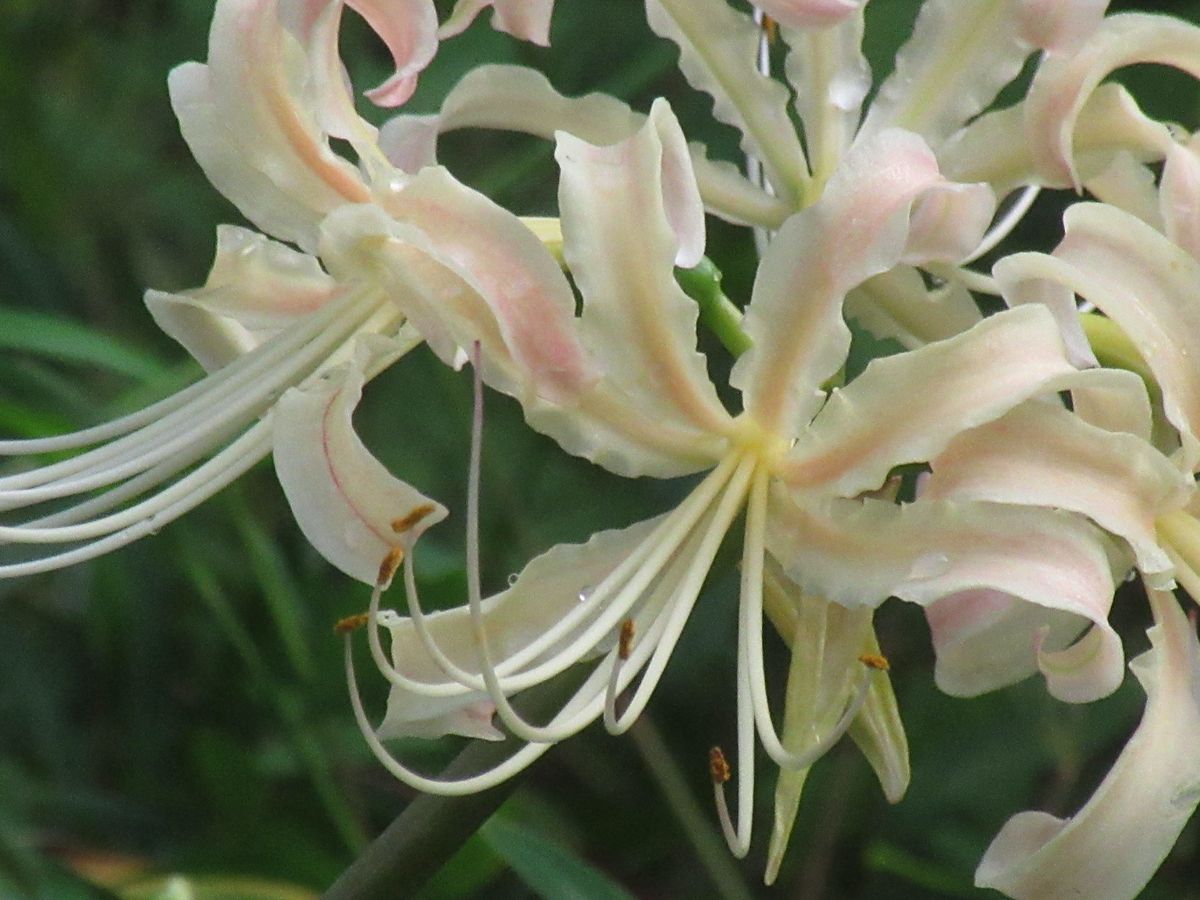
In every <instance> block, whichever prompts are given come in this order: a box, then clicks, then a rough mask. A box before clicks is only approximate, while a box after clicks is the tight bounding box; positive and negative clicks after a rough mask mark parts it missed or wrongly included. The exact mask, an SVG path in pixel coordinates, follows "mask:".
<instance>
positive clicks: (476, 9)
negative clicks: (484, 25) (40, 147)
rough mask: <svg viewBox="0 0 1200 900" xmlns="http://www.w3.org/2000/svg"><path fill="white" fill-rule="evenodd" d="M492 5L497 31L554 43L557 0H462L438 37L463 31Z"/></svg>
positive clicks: (543, 42)
mask: <svg viewBox="0 0 1200 900" xmlns="http://www.w3.org/2000/svg"><path fill="white" fill-rule="evenodd" d="M489 6H490V7H492V9H493V12H492V27H493V28H495V29H496V30H497V31H503V32H504V33H505V34H511V35H512V36H513V37H515V38H520V39H521V40H523V41H532V42H533V43H535V44H541V45H542V46H543V47H546V46H548V45H549V44H550V15H551V13H553V12H554V0H458V2H457V3H455V4H454V11H453V12H451V13H450V18H448V19H447V20H446V21H445V23H443V25H442V28H441V31H439V32H438V36H439V37H443V38H446V37H452V36H453V35H456V34H461V33H462V32H463V31H464V30H466V28H467V26H468V25H470V24H471V23H472V22H473V21H475V17H476V16H477V15H479V14H480V13H481V12H483V11H484V10H485V9H487V8H488V7H489Z"/></svg>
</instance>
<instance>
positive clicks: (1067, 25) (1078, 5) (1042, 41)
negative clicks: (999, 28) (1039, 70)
mask: <svg viewBox="0 0 1200 900" xmlns="http://www.w3.org/2000/svg"><path fill="white" fill-rule="evenodd" d="M1108 4H1109V0H1020V2H1019V5H1018V7H1017V17H1018V21H1019V26H1020V30H1021V37H1022V38H1023V39H1024V40H1025V41H1027V42H1028V43H1030V44H1032V45H1033V46H1035V47H1038V48H1039V49H1041V50H1048V51H1050V52H1051V53H1069V52H1071V51H1074V50H1076V49H1078V48H1079V47H1080V46H1081V45H1082V44H1083V43H1084V42H1085V41H1086V40H1087V39H1088V38H1090V37H1091V36H1092V34H1094V33H1095V31H1096V29H1097V28H1099V27H1100V22H1101V20H1102V19H1103V18H1104V13H1105V12H1106V11H1107V10H1108Z"/></svg>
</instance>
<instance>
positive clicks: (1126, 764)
mask: <svg viewBox="0 0 1200 900" xmlns="http://www.w3.org/2000/svg"><path fill="white" fill-rule="evenodd" d="M1151 602H1152V605H1153V607H1154V611H1155V619H1156V624H1155V626H1154V627H1153V628H1151V629H1150V632H1149V634H1150V641H1151V649H1150V650H1149V651H1147V652H1146V653H1144V654H1142V655H1141V656H1139V657H1138V658H1137V659H1135V660H1133V662H1132V663H1131V664H1130V668H1131V669H1132V670H1133V673H1134V674H1135V675H1136V676H1137V677H1138V680H1139V681H1141V683H1142V686H1143V688H1144V689H1145V691H1146V697H1147V700H1146V711H1145V713H1144V715H1143V716H1142V721H1141V724H1139V725H1138V728H1137V731H1136V732H1135V733H1134V735H1133V737H1131V738H1130V740H1129V743H1127V744H1126V745H1125V749H1124V750H1123V751H1122V752H1121V755H1120V757H1119V758H1118V759H1117V761H1116V763H1115V764H1114V765H1113V767H1112V769H1111V770H1110V771H1109V773H1108V775H1107V776H1106V777H1105V779H1104V781H1103V782H1102V783H1101V785H1100V786H1099V787H1098V788H1097V789H1096V792H1095V793H1094V794H1093V795H1092V797H1091V799H1089V800H1088V802H1087V803H1086V804H1084V806H1083V808H1082V809H1081V810H1080V811H1079V812H1077V813H1076V814H1075V815H1074V816H1072V817H1071V818H1069V819H1065V820H1064V819H1059V818H1056V817H1054V816H1051V815H1049V814H1048V813H1044V812H1033V811H1028V812H1023V813H1018V814H1017V815H1015V816H1013V818H1011V819H1009V820H1008V822H1007V823H1005V825H1004V827H1003V828H1002V829H1001V830H1000V833H999V834H998V835H997V836H996V838H995V840H993V841H992V844H991V846H990V847H989V848H988V851H987V853H986V854H985V855H984V857H983V861H982V862H980V864H979V868H978V869H977V870H976V872H975V883H976V884H977V885H979V886H980V887H990V888H994V889H996V890H999V891H1003V892H1004V893H1005V894H1007V895H1009V896H1010V897H1017V898H1029V900H1033V898H1037V900H1058V898H1063V900H1065V898H1068V897H1088V898H1094V900H1125V898H1127V897H1133V896H1135V895H1137V894H1138V893H1139V892H1140V891H1141V889H1142V888H1143V887H1144V886H1145V884H1146V882H1148V881H1149V880H1150V877H1151V876H1152V875H1153V874H1154V871H1155V870H1156V869H1157V868H1158V866H1159V865H1160V864H1161V863H1162V861H1163V859H1164V858H1165V857H1166V855H1167V853H1169V852H1170V850H1171V847H1172V845H1173V844H1174V843H1175V840H1176V839H1177V838H1178V837H1179V833H1180V831H1182V830H1183V827H1184V826H1185V825H1186V824H1187V822H1188V819H1189V818H1190V817H1191V815H1192V813H1193V812H1194V811H1195V809H1196V804H1197V801H1200V757H1198V756H1197V754H1196V752H1195V748H1196V746H1197V745H1198V744H1200V645H1198V644H1197V641H1196V633H1195V628H1194V626H1193V625H1191V624H1190V623H1189V622H1188V620H1187V619H1186V618H1185V617H1184V615H1183V613H1182V611H1180V609H1179V606H1178V604H1177V603H1176V602H1175V599H1174V598H1173V597H1172V596H1171V595H1170V594H1163V593H1159V592H1154V591H1152V592H1151Z"/></svg>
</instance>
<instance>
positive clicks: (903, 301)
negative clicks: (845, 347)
mask: <svg viewBox="0 0 1200 900" xmlns="http://www.w3.org/2000/svg"><path fill="white" fill-rule="evenodd" d="M846 315H847V317H849V318H852V319H857V320H858V322H859V323H860V324H862V325H864V326H866V328H867V329H868V330H869V331H870V332H871V333H872V334H873V335H875V336H876V337H880V338H893V339H894V340H896V341H899V342H900V343H901V344H903V345H904V346H905V347H906V348H908V349H909V350H916V349H918V348H920V347H924V346H925V345H926V344H930V343H933V342H934V341H941V340H945V339H946V338H950V337H954V336H955V335H956V334H961V333H962V332H964V331H966V330H967V329H968V328H970V327H972V326H973V325H976V324H978V323H979V322H980V321H981V320H982V318H983V316H982V315H980V312H979V307H978V306H976V305H975V300H974V299H973V298H972V297H971V292H970V291H968V290H967V289H966V288H965V287H963V286H962V285H961V284H959V283H957V282H953V281H950V282H947V283H946V284H944V285H942V286H941V287H938V288H935V289H933V290H929V289H928V288H926V287H925V280H924V279H923V278H922V277H921V273H920V272H918V271H917V270H916V269H914V268H912V267H910V266H897V267H896V268H894V269H890V270H888V271H887V272H884V273H883V274H882V275H876V276H875V277H874V278H868V279H867V280H866V281H864V282H863V283H862V284H860V285H859V286H858V287H857V288H855V289H854V290H852V291H851V292H850V293H849V295H848V296H847V297H846Z"/></svg>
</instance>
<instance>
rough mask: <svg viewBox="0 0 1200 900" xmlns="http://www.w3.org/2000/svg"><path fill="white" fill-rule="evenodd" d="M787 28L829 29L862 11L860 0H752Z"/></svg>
mask: <svg viewBox="0 0 1200 900" xmlns="http://www.w3.org/2000/svg"><path fill="white" fill-rule="evenodd" d="M752 2H753V3H754V5H755V6H757V7H758V8H759V9H761V10H762V11H763V12H765V13H766V14H767V15H768V16H770V17H771V18H772V19H774V20H775V21H776V22H778V23H779V24H780V25H783V26H784V27H786V28H828V27H829V26H831V25H837V24H838V23H839V22H843V21H845V20H846V19H847V18H849V17H850V16H852V15H854V14H855V13H856V12H859V11H860V10H861V9H862V6H863V4H860V3H859V0H752Z"/></svg>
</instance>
